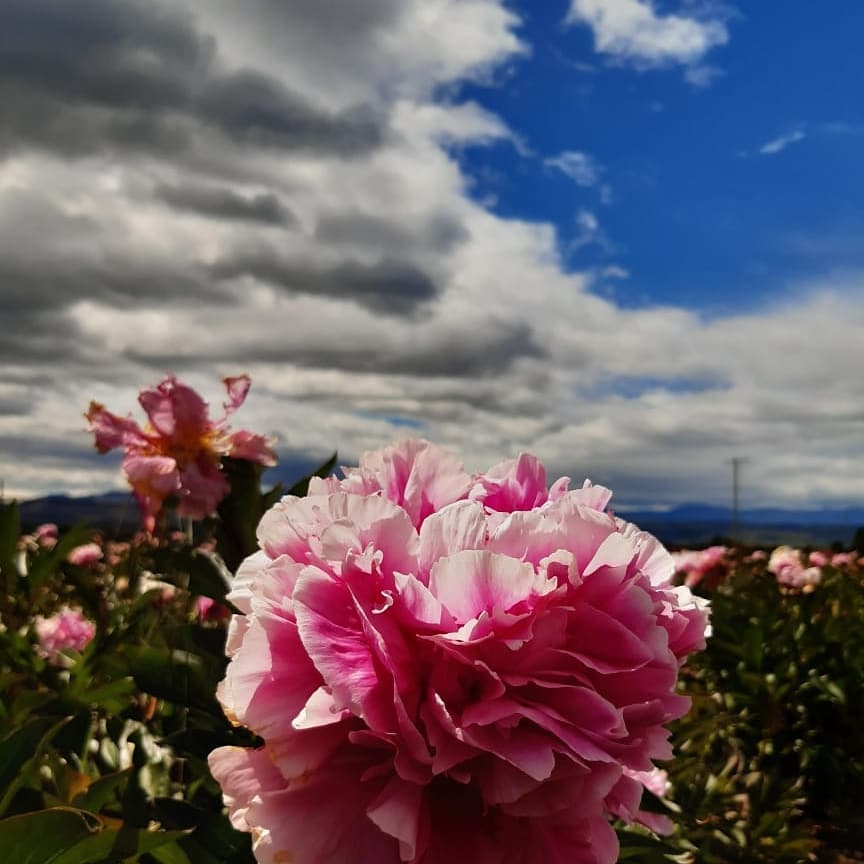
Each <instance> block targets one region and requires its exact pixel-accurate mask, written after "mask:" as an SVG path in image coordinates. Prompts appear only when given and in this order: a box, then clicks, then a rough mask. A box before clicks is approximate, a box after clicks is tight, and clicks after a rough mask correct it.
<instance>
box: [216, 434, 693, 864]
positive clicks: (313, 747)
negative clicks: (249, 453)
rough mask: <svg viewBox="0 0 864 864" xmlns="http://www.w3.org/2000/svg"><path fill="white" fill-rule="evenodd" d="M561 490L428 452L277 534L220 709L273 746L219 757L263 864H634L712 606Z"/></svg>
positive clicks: (365, 464)
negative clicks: (631, 856)
mask: <svg viewBox="0 0 864 864" xmlns="http://www.w3.org/2000/svg"><path fill="white" fill-rule="evenodd" d="M541 469H542V465H540V463H539V462H537V460H534V459H533V457H519V459H517V460H514V461H513V462H511V463H508V464H507V465H506V466H503V467H502V466H498V467H496V468H495V469H493V470H492V471H490V472H489V473H488V474H486V475H481V476H479V477H474V478H470V477H468V476H467V475H465V474H464V472H463V471H462V469H461V466H460V465H459V464H458V463H457V462H456V461H455V460H454V459H453V457H452V456H450V455H449V454H446V453H444V452H443V451H440V450H439V449H438V448H435V447H433V446H432V445H429V444H428V443H426V442H417V441H409V442H403V443H402V444H399V445H397V446H396V447H392V448H387V450H384V451H381V452H378V453H372V454H368V455H367V456H366V457H364V459H363V461H362V462H361V465H360V467H359V468H358V469H356V470H355V471H353V472H348V476H347V477H346V479H345V480H344V481H342V482H341V483H340V481H337V480H333V479H332V478H331V479H329V480H324V481H319V482H315V483H313V484H312V490H311V494H310V496H309V497H307V498H303V499H300V498H294V497H291V496H288V497H286V498H283V500H282V501H281V502H280V503H279V504H277V505H276V506H275V507H273V508H272V509H271V510H270V511H268V513H266V514H265V516H264V518H263V519H262V521H261V524H260V526H259V529H258V537H259V542H260V545H261V550H260V551H259V552H257V553H256V554H254V555H252V556H251V557H250V558H247V559H246V561H245V562H244V563H243V564H242V565H241V567H240V569H239V571H238V573H237V576H236V579H235V582H234V587H233V590H232V593H231V594H230V595H229V599H230V600H231V602H232V603H233V604H235V605H236V606H237V607H239V608H240V609H241V610H243V612H244V613H245V614H243V615H235V616H234V617H233V618H232V620H231V623H230V625H229V634H228V643H227V651H228V654H229V656H230V658H231V662H230V663H229V666H228V670H227V674H226V677H225V680H224V681H223V682H222V683H221V684H220V687H219V691H218V695H219V698H220V700H221V702H222V704H223V706H224V708H225V711H226V714H227V715H228V716H229V717H230V718H231V719H232V721H234V722H237V723H240V724H244V725H246V726H248V727H249V728H250V729H252V730H253V731H255V732H256V733H257V734H259V735H260V736H262V738H263V739H264V741H265V743H266V746H265V747H264V748H262V749H260V750H251V749H241V748H235V747H222V748H219V749H217V750H215V751H214V752H213V753H212V754H211V757H210V767H211V769H212V772H213V774H214V776H215V777H216V779H217V780H218V781H219V783H220V784H221V785H222V788H223V793H224V797H225V802H226V804H227V806H228V808H229V812H230V817H231V821H232V824H233V825H234V826H235V827H236V828H239V829H241V830H245V831H251V832H252V833H253V835H254V837H255V840H254V848H255V855H256V857H257V859H258V861H260V862H268V864H270V862H273V864H275V862H278V861H287V860H290V861H292V862H294V864H323V862H343V861H351V862H354V864H373V862H374V864H398V862H417V864H451V862H454V861H471V862H472V864H532V862H538V864H539V862H544V864H545V862H552V864H555V862H561V864H564V862H567V864H580V862H586V864H587V862H591V864H607V862H613V861H615V860H616V858H617V841H616V838H615V833H614V831H613V830H612V828H611V827H610V825H609V820H610V817H612V816H622V817H624V818H639V816H638V806H639V800H640V796H641V790H642V785H643V782H644V780H643V779H642V778H641V775H638V776H637V778H636V779H634V776H633V773H632V772H650V771H652V770H653V768H654V764H653V761H652V760H654V759H668V758H669V757H670V756H671V751H670V747H669V744H668V740H667V739H668V736H669V733H668V731H667V729H666V728H665V724H666V723H667V722H668V721H670V720H673V719H675V718H677V717H680V716H681V715H682V714H684V713H685V712H686V710H687V708H688V705H689V700H688V699H686V698H685V697H683V696H680V695H678V694H677V693H676V692H675V684H676V679H677V673H678V668H679V665H680V663H681V662H683V660H684V658H685V657H686V655H687V654H688V653H689V652H691V651H693V650H696V649H698V648H700V647H702V646H703V644H704V634H705V630H706V624H707V611H706V605H707V604H706V603H705V601H702V600H700V599H698V598H694V597H693V596H692V595H691V594H690V592H689V590H688V589H687V588H686V587H683V586H682V587H673V586H672V584H671V579H672V576H673V573H674V567H673V563H672V559H671V558H670V556H669V555H668V553H667V552H666V550H665V549H663V547H662V546H660V544H659V543H658V542H657V541H656V540H655V539H654V538H653V537H651V536H650V535H648V534H645V533H643V532H640V531H639V530H638V529H637V528H636V527H634V526H633V525H630V524H628V523H626V522H623V521H621V520H619V519H616V518H614V517H613V516H611V515H609V514H608V513H606V512H605V509H606V505H607V504H608V501H609V497H610V493H609V492H608V491H607V490H605V489H603V488H602V487H596V486H591V485H590V484H587V483H586V485H585V486H584V487H583V488H582V489H578V490H575V491H571V492H567V491H565V488H566V487H565V486H564V483H563V482H561V483H556V484H553V486H552V489H551V490H550V489H547V488H546V480H545V471H542V470H541ZM493 481H494V482H493ZM469 495H470V498H469V497H467V496H469ZM627 772H630V773H627Z"/></svg>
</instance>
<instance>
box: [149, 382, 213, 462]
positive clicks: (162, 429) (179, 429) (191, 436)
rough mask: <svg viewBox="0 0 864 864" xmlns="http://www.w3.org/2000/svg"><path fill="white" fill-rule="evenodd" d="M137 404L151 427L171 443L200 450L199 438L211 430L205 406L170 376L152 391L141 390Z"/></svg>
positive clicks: (191, 391) (198, 398) (190, 389)
mask: <svg viewBox="0 0 864 864" xmlns="http://www.w3.org/2000/svg"><path fill="white" fill-rule="evenodd" d="M138 401H139V402H140V403H141V407H142V408H143V409H144V411H145V412H146V414H147V416H148V418H149V419H150V423H151V425H152V426H153V428H154V429H155V430H156V431H157V432H158V433H159V434H160V435H162V436H163V437H165V438H167V439H169V440H170V441H171V442H172V443H176V444H180V445H184V446H195V445H197V446H198V447H200V441H201V438H202V437H203V436H204V435H206V434H207V433H208V432H209V431H210V430H211V429H212V428H213V425H212V423H211V422H210V420H209V418H208V416H207V403H206V402H205V401H204V400H203V399H202V398H201V396H200V395H199V394H198V393H196V392H195V391H194V390H193V389H192V388H191V387H189V386H187V385H186V384H182V383H181V382H180V381H178V380H177V379H176V378H175V377H174V376H173V375H170V376H168V377H167V378H164V379H163V380H162V381H161V382H160V383H159V384H158V385H157V386H156V387H155V388H154V389H152V390H142V391H141V393H140V394H139V396H138Z"/></svg>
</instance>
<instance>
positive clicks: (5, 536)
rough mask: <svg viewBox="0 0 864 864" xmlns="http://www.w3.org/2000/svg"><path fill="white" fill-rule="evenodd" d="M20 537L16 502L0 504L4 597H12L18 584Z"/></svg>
mask: <svg viewBox="0 0 864 864" xmlns="http://www.w3.org/2000/svg"><path fill="white" fill-rule="evenodd" d="M20 535H21V515H20V511H19V508H18V502H17V501H12V502H11V503H9V504H0V574H2V576H3V584H4V588H5V592H6V595H7V596H8V597H10V598H11V597H13V596H14V595H15V589H16V586H17V582H18V576H19V573H18V563H17V558H18V538H19V537H20Z"/></svg>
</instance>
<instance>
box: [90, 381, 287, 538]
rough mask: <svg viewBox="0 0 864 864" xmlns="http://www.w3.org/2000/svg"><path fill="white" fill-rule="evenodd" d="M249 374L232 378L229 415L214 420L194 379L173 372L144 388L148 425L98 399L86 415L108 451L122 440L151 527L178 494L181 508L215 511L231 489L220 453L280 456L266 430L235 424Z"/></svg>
mask: <svg viewBox="0 0 864 864" xmlns="http://www.w3.org/2000/svg"><path fill="white" fill-rule="evenodd" d="M249 386H250V380H249V376H248V375H240V376H238V377H236V378H226V379H225V387H226V390H227V391H228V400H227V401H226V402H224V403H223V408H224V412H225V413H224V415H223V416H222V418H221V419H219V420H216V421H213V420H211V419H210V417H209V413H208V408H207V403H206V402H205V401H204V400H203V399H202V398H201V396H199V395H198V393H196V392H195V391H194V390H193V389H192V388H191V387H188V386H186V385H185V384H182V383H181V382H180V381H178V380H177V379H176V378H175V377H173V376H169V377H167V378H165V379H163V380H162V381H161V382H160V384H159V385H158V386H157V387H155V388H154V389H152V390H142V391H141V393H140V395H139V396H138V401H139V402H140V403H141V407H142V408H143V409H144V411H145V412H146V414H147V417H148V418H149V421H150V422H149V423H148V425H147V427H146V428H145V429H142V428H141V427H140V426H139V425H138V423H136V422H135V420H133V419H132V418H131V417H118V416H117V415H116V414H112V413H111V412H110V411H107V410H106V409H105V407H104V406H103V405H100V404H99V403H98V402H91V403H90V408H89V410H88V411H87V414H86V415H85V416H86V417H87V420H88V421H89V423H90V429H91V431H92V432H93V433H94V435H95V438H96V442H95V443H96V449H97V450H98V451H99V452H100V453H105V452H107V451H108V450H113V449H114V448H115V447H121V448H123V450H125V452H126V455H125V458H124V459H123V470H124V472H125V473H126V477H127V479H128V481H129V484H130V485H131V486H132V490H133V492H134V494H135V498H136V499H137V501H138V505H139V507H140V508H141V514H142V518H143V520H144V527H145V528H146V529H147V530H148V531H152V530H153V529H154V527H155V525H156V518H157V517H158V516H159V514H160V513H161V511H162V508H163V506H164V504H165V501H166V499H167V498H169V497H171V496H176V497H177V498H178V502H179V503H178V505H177V512H178V513H179V514H180V515H181V516H189V517H191V518H193V519H201V518H203V517H204V516H207V515H209V514H210V513H212V512H213V510H214V509H215V508H216V506H217V505H218V504H219V502H220V501H221V500H222V499H223V498H224V497H225V495H226V494H227V493H228V483H227V481H226V479H225V476H224V475H223V473H222V471H221V470H220V459H221V458H222V457H223V456H230V457H233V458H235V459H247V460H249V461H252V462H258V463H260V464H261V465H275V464H276V457H275V455H274V453H273V451H272V450H271V449H270V446H269V443H268V441H267V439H266V438H265V437H264V436H263V435H256V434H254V433H252V432H248V431H246V430H243V429H241V430H238V431H236V432H231V431H230V430H229V428H228V423H227V421H228V417H229V416H230V415H231V414H233V413H234V412H235V411H236V410H237V409H238V408H239V407H240V406H241V405H242V404H243V402H244V401H245V399H246V394H247V393H248V392H249Z"/></svg>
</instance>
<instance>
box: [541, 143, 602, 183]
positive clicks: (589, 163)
mask: <svg viewBox="0 0 864 864" xmlns="http://www.w3.org/2000/svg"><path fill="white" fill-rule="evenodd" d="M544 164H545V165H547V166H548V167H549V168H557V169H558V170H559V171H561V172H562V173H564V174H566V175H567V176H568V177H569V178H570V179H571V180H572V181H573V182H574V183H576V184H577V185H579V186H586V187H587V186H594V185H595V184H596V183H598V182H599V181H600V175H601V174H602V172H603V168H602V166H601V165H600V164H599V163H598V162H597V160H596V159H595V158H594V157H593V156H591V155H589V154H588V153H582V152H581V151H579V150H564V151H563V152H562V153H559V154H558V155H557V156H550V157H549V158H547V159H545V160H544Z"/></svg>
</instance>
